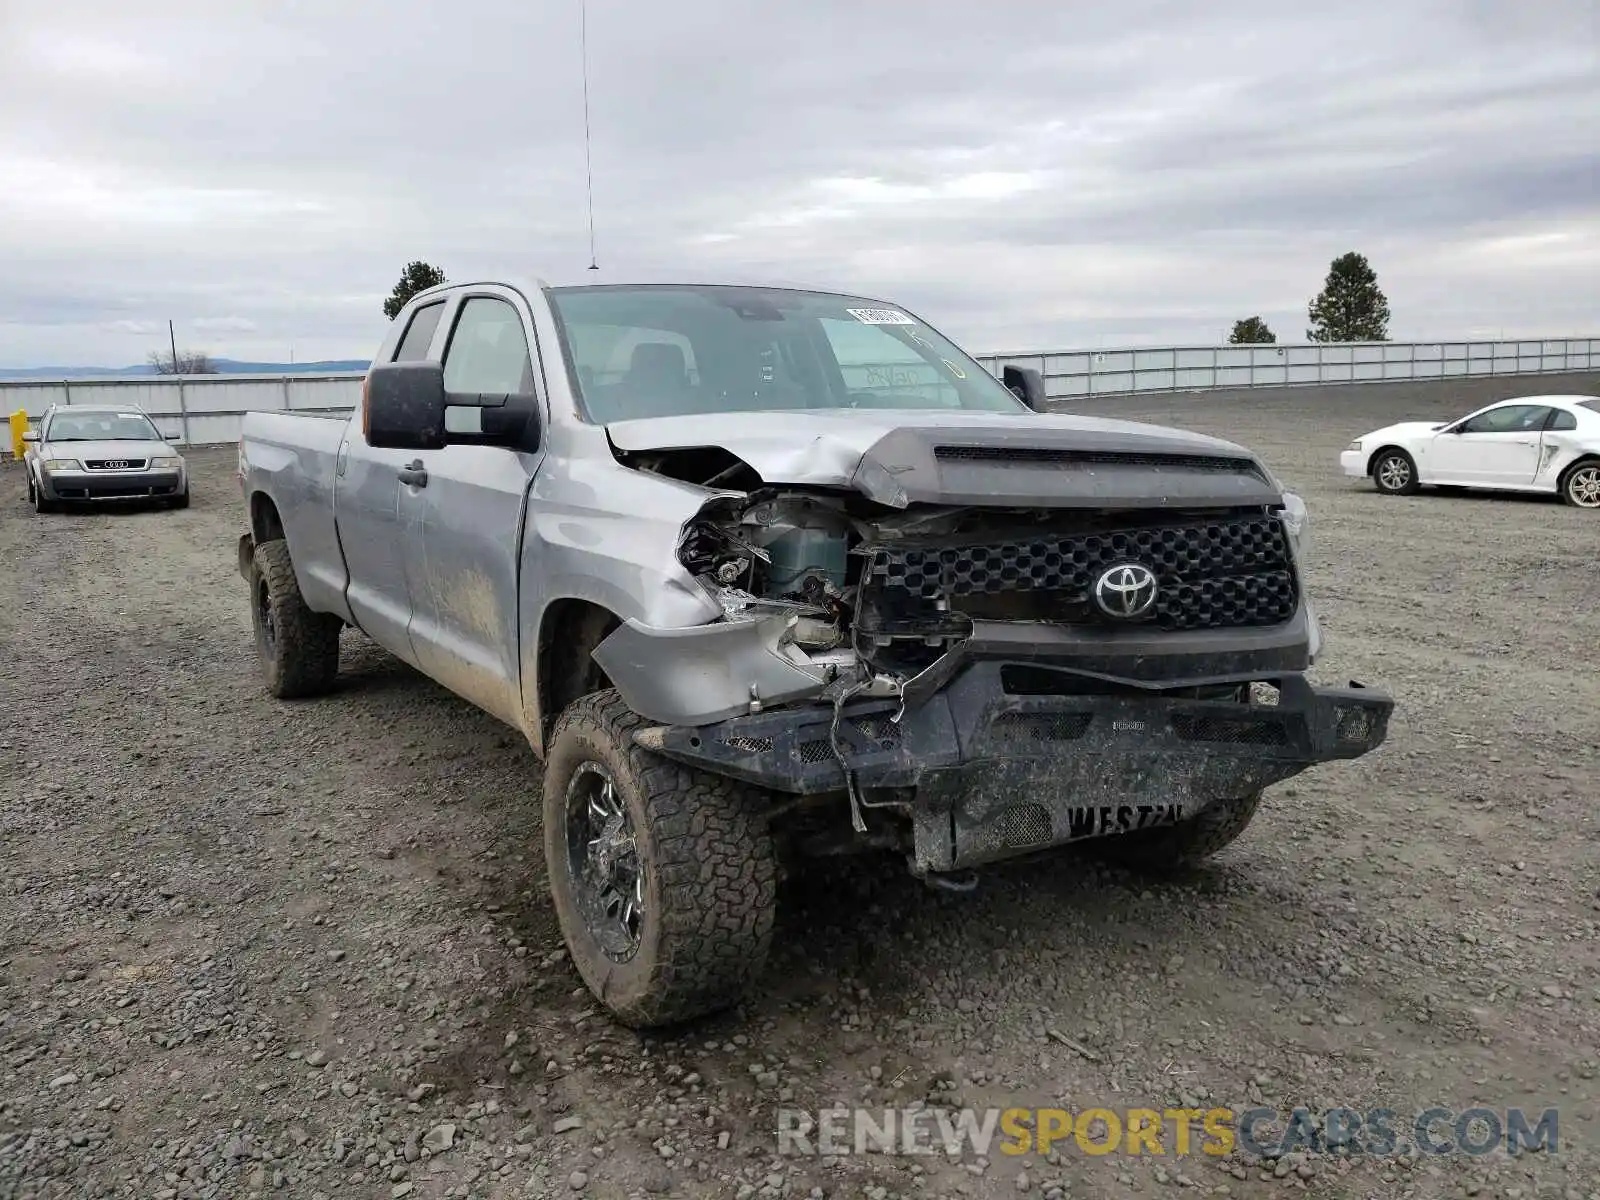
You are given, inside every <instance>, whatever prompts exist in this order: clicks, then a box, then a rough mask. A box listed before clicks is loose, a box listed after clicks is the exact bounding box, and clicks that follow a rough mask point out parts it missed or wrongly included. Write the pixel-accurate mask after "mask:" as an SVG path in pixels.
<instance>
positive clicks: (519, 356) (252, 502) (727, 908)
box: [239, 283, 1393, 1026]
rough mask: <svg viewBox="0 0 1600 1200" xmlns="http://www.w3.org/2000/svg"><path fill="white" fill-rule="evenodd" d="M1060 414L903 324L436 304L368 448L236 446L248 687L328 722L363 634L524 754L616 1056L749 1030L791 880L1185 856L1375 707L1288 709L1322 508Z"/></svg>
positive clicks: (1232, 466)
mask: <svg viewBox="0 0 1600 1200" xmlns="http://www.w3.org/2000/svg"><path fill="white" fill-rule="evenodd" d="M1045 407H1046V403H1045V396H1044V387H1043V383H1042V380H1041V377H1040V375H1039V374H1038V373H1037V372H1035V371H1031V370H1024V369H1018V368H1011V367H1008V368H1006V369H1005V371H1004V372H1003V376H1002V378H1001V379H996V378H995V377H994V376H992V375H991V374H989V373H988V372H986V371H985V370H984V369H983V368H982V367H981V366H979V365H978V364H977V363H976V362H975V361H974V360H973V359H971V358H970V357H968V356H967V355H966V354H965V353H963V352H962V351H961V350H960V349H958V348H957V347H956V346H955V345H953V344H952V343H951V342H950V341H949V340H948V339H946V338H945V337H943V336H942V335H940V334H939V333H938V332H937V331H936V330H935V329H934V328H932V327H931V326H930V325H928V324H927V323H926V322H925V321H923V320H922V319H921V318H920V317H917V316H916V315H914V314H912V313H910V312H907V311H906V310H905V309H903V308H900V307H896V306H894V305H892V304H889V303H885V302H884V301H880V300H872V299H864V298H860V297H855V296H845V295H835V294H828V293H821V292H808V291H795V290H784V289H775V288H750V287H732V286H677V285H653V286H624V285H603V286H586V287H549V286H546V285H543V284H517V283H470V284H452V285H448V286H443V287H439V288H435V289H432V290H430V291H427V292H424V293H422V294H420V295H418V296H416V297H415V298H414V299H413V300H412V301H411V302H410V304H409V305H408V306H407V307H406V309H405V310H404V311H403V312H402V313H400V314H399V316H398V318H397V319H396V320H395V323H394V326H393V330H392V332H391V333H390V335H389V337H388V339H387V340H386V341H385V342H384V344H383V346H382V347H381V348H380V350H379V352H378V355H377V357H376V359H375V360H374V363H373V366H372V368H371V370H370V372H369V373H368V375H367V378H366V382H365V385H364V391H363V397H362V401H361V404H360V407H359V410H358V411H357V412H356V413H355V414H354V415H353V416H352V417H351V418H350V419H349V420H348V421H344V422H339V421H333V420H328V419H324V418H316V417H311V416H295V415H290V414H286V413H271V414H268V413H252V414H250V415H249V416H248V417H246V418H245V424H244V432H243V437H242V439H241V441H240V446H239V476H240V485H241V487H242V489H243V492H244V496H245V500H246V503H247V509H248V520H249V532H248V533H246V534H245V535H243V536H242V537H241V539H240V542H239V569H240V572H241V573H242V574H243V575H244V577H245V578H246V579H247V581H248V582H249V586H250V595H251V609H252V612H253V614H254V622H255V631H256V643H257V647H258V650H259V653H260V658H261V662H262V664H263V670H264V674H265V679H266V683H267V686H268V688H269V689H270V690H271V692H272V694H274V695H276V696H280V697H292V696H307V695H312V694H315V693H321V692H327V691H329V690H330V689H331V688H332V687H333V685H334V682H335V677H336V675H337V672H338V666H339V639H340V634H341V631H342V630H343V629H344V628H345V627H347V626H348V627H352V628H355V629H358V630H360V631H361V632H362V633H364V634H365V635H366V636H367V637H369V638H370V639H372V640H373V641H374V642H377V643H378V644H379V645H381V646H383V647H385V648H386V649H387V650H389V651H390V652H392V653H393V654H395V655H397V656H399V657H400V658H402V659H404V660H405V661H406V662H408V663H410V664H411V665H412V666H414V667H415V668H416V669H417V670H419V671H421V672H422V673H424V674H425V675H428V676H430V677H431V678H433V679H434V680H437V681H438V682H439V683H441V684H442V685H444V686H445V687H447V688H449V689H450V690H451V691H453V692H455V693H457V694H458V695H460V696H462V697H464V698H465V699H466V700H468V701H470V702H471V703H473V704H475V705H477V706H478V707H480V708H482V709H483V710H485V711H486V712H488V713H491V714H493V715H494V716H495V717H497V718H499V719H500V720H502V721H504V722H505V723H507V724H508V725H511V726H513V727H515V728H516V729H518V730H520V731H521V732H522V733H523V734H524V735H525V736H526V737H527V739H528V741H529V743H530V744H531V745H532V747H533V750H534V752H535V754H536V755H538V756H539V757H540V758H541V759H542V761H543V764H544V778H543V786H542V796H543V828H544V851H545V861H546V866H547V870H548V875H549V881H550V890H551V894H552V898H553V903H554V906H555V909H556V912H557V915H558V917H559V920H560V923H561V927H562V931H563V934H564V936H565V938H566V941H567V944H568V947H569V949H570V952H571V955H572V960H573V962H574V964H575V965H576V967H577V969H578V971H579V973H580V974H581V976H582V977H583V979H584V980H585V982H586V983H587V984H588V986H589V987H590V988H591V989H592V991H593V992H594V994H595V995H596V996H597V997H598V998H599V999H600V1000H601V1002H602V1003H604V1004H605V1005H606V1006H607V1007H608V1008H609V1009H610V1010H611V1012H612V1013H614V1014H615V1015H616V1016H617V1017H618V1018H619V1019H620V1020H622V1021H624V1022H626V1023H629V1024H633V1025H640V1026H643V1025H653V1024H661V1023H666V1022H671V1021H676V1020H681V1019H684V1018H688V1017H692V1016H695V1015H697V1014H701V1013H705V1012H709V1011H712V1010H715V1009H717V1008H720V1007H723V1006H726V1005H727V1004H729V1003H731V1002H732V1001H734V1000H735V999H736V998H737V997H738V996H739V995H740V993H741V991H742V990H743V989H745V988H746V987H747V986H748V985H749V983H750V982H751V980H752V979H753V978H755V977H756V976H757V975H758V974H759V972H760V971H761V969H762V965H763V961H764V959H765V956H766V952H767V946H768V943H769V941H770V938H771V936H772V928H773V910H774V905H775V892H776V883H777V878H778V875H779V869H780V864H783V865H784V866H787V865H788V864H790V863H792V862H796V861H802V860H803V858H804V856H805V855H807V854H833V853H841V852H847V851H852V850H879V851H883V850H887V851H890V852H893V853H895V854H899V855H901V856H903V858H904V860H905V862H906V863H907V864H908V866H909V869H910V870H911V871H913V872H914V873H916V874H917V875H919V876H921V877H922V878H924V879H926V880H927V881H928V882H929V883H931V884H934V885H937V886H942V887H948V888H966V887H970V886H972V884H973V882H974V881H975V876H974V873H973V868H974V867H977V866H979V865H982V864H989V863H994V862H997V861H999V860H1003V859H1009V858H1016V857H1019V856H1023V855H1035V854H1038V853H1040V852H1043V851H1050V850H1055V849H1056V848H1059V847H1062V846H1064V845H1068V844H1074V843H1079V842H1082V843H1084V845H1085V846H1086V847H1088V848H1090V849H1092V850H1094V851H1095V852H1098V853H1101V854H1104V855H1106V856H1109V857H1111V858H1113V859H1115V860H1117V861H1119V862H1121V863H1124V864H1126V865H1128V866H1130V867H1135V868H1140V867H1142V868H1148V869H1155V870H1163V869H1171V868H1175V867H1182V866H1185V865H1188V864H1192V863H1194V862H1196V861H1198V860H1199V859H1201V858H1204V857H1205V856H1207V855H1209V854H1212V853H1214V852H1215V851H1216V850H1218V849H1219V848H1221V847H1222V846H1224V845H1226V844H1227V843H1228V842H1230V841H1232V840H1233V839H1234V838H1235V837H1237V836H1238V835H1239V834H1240V832H1241V831H1242V830H1243V829H1244V828H1245V826H1246V824H1247V823H1248V822H1249V821H1250V819H1251V817H1252V815H1253V814H1254V812H1255V810H1256V806H1257V803H1258V801H1259V799H1260V797H1261V793H1262V789H1264V788H1266V787H1267V786H1269V785H1271V784H1274V783H1277V782H1279V781H1281V780H1284V779H1287V778H1288V777H1290V776H1292V775H1295V774H1297V773H1299V772H1300V771H1303V770H1305V769H1306V768H1307V767H1309V766H1311V765H1313V764H1315V763H1319V762H1323V761H1327V760H1331V759H1340V758H1354V757H1357V756H1359V755H1362V754H1365V753H1367V752H1368V751H1370V750H1372V749H1373V748H1374V747H1376V746H1377V745H1378V744H1379V743H1380V742H1382V741H1383V739H1384V737H1385V734H1386V730H1387V726H1388V720H1389V715H1390V712H1391V709H1392V706H1393V704H1392V701H1391V700H1390V699H1389V698H1388V697H1387V696H1385V695H1383V694H1381V693H1379V692H1377V691H1374V690H1369V689H1366V688H1363V687H1361V686H1359V685H1358V684H1355V683H1352V684H1351V685H1350V686H1349V687H1348V688H1323V687H1315V686H1313V685H1312V684H1311V683H1310V682H1309V681H1308V680H1307V678H1306V675H1305V672H1306V669H1307V668H1308V667H1309V666H1310V665H1311V663H1312V661H1313V658H1314V656H1315V654H1316V652H1317V649H1318V642H1319V635H1318V629H1317V622H1316V618H1315V616H1314V613H1313V611H1312V608H1311V605H1310V604H1309V603H1308V601H1307V598H1306V596H1305V592H1304V586H1303V580H1302V576H1301V572H1300V568H1299V564H1298V558H1299V549H1300V539H1301V538H1302V537H1303V536H1304V530H1305V521H1306V512H1305V506H1304V505H1303V504H1302V503H1301V502H1300V500H1299V499H1298V497H1296V496H1294V495H1292V494H1289V493H1286V492H1285V491H1284V489H1283V487H1282V485H1281V484H1280V483H1279V482H1278V481H1277V480H1276V479H1275V478H1274V477H1273V475H1272V474H1271V472H1270V471H1268V469H1267V468H1266V467H1265V466H1264V465H1263V464H1262V463H1261V462H1260V461H1258V460H1257V459H1256V458H1255V457H1254V456H1253V455H1252V454H1250V453H1249V452H1248V451H1246V450H1244V449H1241V448H1240V447H1238V446H1235V445H1232V444H1230V443H1227V442H1223V441H1219V440H1216V439H1213V438H1207V437H1201V436H1198V435H1195V434H1191V433H1186V432H1182V431H1179V430H1174V429H1167V428H1161V427H1157V426H1151V425H1143V424H1136V423H1131V422H1126V421H1114V420H1098V419H1090V418H1083V417H1074V416H1069V415H1063V414H1053V413H1048V412H1045V411H1042V410H1043V409H1045Z"/></svg>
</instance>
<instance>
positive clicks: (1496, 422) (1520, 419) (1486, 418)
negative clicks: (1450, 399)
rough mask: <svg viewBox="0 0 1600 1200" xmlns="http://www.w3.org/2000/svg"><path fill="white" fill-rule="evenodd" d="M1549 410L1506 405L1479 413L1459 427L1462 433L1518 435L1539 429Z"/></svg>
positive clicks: (1530, 406)
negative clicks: (1524, 431)
mask: <svg viewBox="0 0 1600 1200" xmlns="http://www.w3.org/2000/svg"><path fill="white" fill-rule="evenodd" d="M1549 413H1550V410H1549V409H1548V408H1546V407H1545V406H1544V405H1542V404H1508V405H1506V406H1505V407H1504V408H1492V409H1490V410H1489V411H1488V412H1485V413H1479V414H1478V415H1477V416H1475V417H1473V418H1472V419H1471V420H1470V421H1468V422H1467V423H1466V424H1464V425H1462V426H1461V432H1462V433H1519V432H1521V431H1523V430H1528V429H1534V430H1536V429H1541V428H1543V427H1544V422H1545V418H1546V417H1547V416H1548V415H1549Z"/></svg>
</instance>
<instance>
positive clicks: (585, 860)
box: [543, 690, 777, 1027]
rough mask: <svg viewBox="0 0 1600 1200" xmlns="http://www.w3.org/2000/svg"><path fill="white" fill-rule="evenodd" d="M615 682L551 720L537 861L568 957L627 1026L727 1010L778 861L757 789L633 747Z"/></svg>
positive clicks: (765, 939) (744, 981)
mask: <svg viewBox="0 0 1600 1200" xmlns="http://www.w3.org/2000/svg"><path fill="white" fill-rule="evenodd" d="M648 724H649V722H647V721H645V720H644V719H643V718H641V717H638V716H636V715H634V714H633V713H632V712H631V711H629V709H628V707H627V705H625V704H624V703H623V702H622V699H621V697H620V696H618V695H617V693H616V692H615V691H612V690H607V691H602V692H595V693H593V694H591V695H588V696H584V697H582V698H581V699H579V700H576V701H574V702H573V703H572V704H571V705H570V706H568V708H567V709H566V711H565V712H564V713H562V715H561V718H560V720H558V721H557V722H556V727H555V731H554V733H553V734H552V735H551V739H550V745H549V747H548V750H547V758H546V760H545V774H544V798H543V809H544V846H545V866H546V869H547V870H548V871H549V877H550V892H551V897H552V899H553V900H554V903H555V910H556V916H557V918H558V919H559V920H560V922H561V932H562V935H563V936H564V937H565V939H566V943H567V948H568V951H569V952H570V953H571V955H572V962H573V965H574V966H576V967H577V969H578V974H579V975H581V976H582V977H583V981H584V983H585V984H587V985H588V987H589V990H590V991H591V992H593V993H594V995H595V996H596V997H598V998H599V1000H600V1001H601V1003H603V1004H604V1005H605V1006H606V1007H607V1008H608V1009H609V1010H610V1011H611V1012H612V1014H613V1015H614V1016H615V1017H616V1018H617V1019H618V1020H619V1021H621V1022H623V1023H624V1024H626V1025H631V1026H634V1027H644V1026H655V1025H666V1024H670V1023H672V1022H676V1021H683V1020H688V1019H690V1018H692V1017H698V1016H701V1015H703V1014H706V1013H711V1012H715V1011H718V1010H719V1009H723V1008H727V1007H728V1006H730V1005H732V1004H734V1003H735V1002H737V1000H738V999H739V997H740V996H741V995H742V994H743V992H744V990H745V988H746V987H748V986H749V984H750V983H751V982H752V981H753V980H754V979H755V978H756V977H757V976H759V975H760V973H761V970H762V968H763V966H764V965H765V962H766V958H767V950H768V947H769V945H770V944H771V941H772V925H773V916H774V912H775V910H776V907H777V900H776V888H777V860H776V855H775V853H774V849H773V844H772V837H771V835H770V834H769V832H768V830H767V826H766V820H765V817H764V816H763V814H762V812H761V807H762V806H761V797H760V793H758V792H756V791H755V790H754V789H752V788H749V787H747V786H745V785H743V784H740V783H736V782H734V781H733V780H730V779H726V778H724V777H722V776H719V775H712V774H709V773H707V772H704V771H697V770H693V769H691V768H689V767H685V766H683V765H681V764H679V763H676V762H673V761H672V760H671V759H668V758H664V757H662V756H661V755H659V754H655V753H652V752H651V751H648V750H646V749H644V748H643V747H641V746H639V745H638V744H637V743H636V742H635V741H634V740H633V735H634V732H635V731H636V730H638V729H640V728H642V727H644V726H646V725H648Z"/></svg>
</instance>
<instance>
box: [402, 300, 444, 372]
mask: <svg viewBox="0 0 1600 1200" xmlns="http://www.w3.org/2000/svg"><path fill="white" fill-rule="evenodd" d="M443 315H444V301H443V300H441V301H439V302H438V303H437V304H427V305H424V306H423V307H421V308H419V309H417V311H416V312H414V313H412V314H411V324H410V325H408V326H406V335H405V337H403V338H401V339H400V349H398V350H396V351H395V352H394V361H395V362H418V361H420V360H422V359H425V358H427V357H428V347H429V346H430V345H432V344H433V331H434V330H435V329H437V328H439V318H440V317H442V316H443Z"/></svg>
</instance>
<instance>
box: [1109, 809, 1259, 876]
mask: <svg viewBox="0 0 1600 1200" xmlns="http://www.w3.org/2000/svg"><path fill="white" fill-rule="evenodd" d="M1260 803H1261V793H1260V792H1259V791H1255V792H1250V793H1248V794H1246V795H1243V796H1238V797H1234V798H1232V799H1228V800H1214V801H1212V802H1211V803H1210V804H1208V805H1207V806H1206V807H1205V808H1203V809H1201V810H1200V811H1199V812H1198V813H1196V814H1195V815H1194V816H1192V817H1190V818H1188V819H1187V820H1184V821H1179V822H1178V823H1177V824H1176V825H1168V826H1165V827H1163V828H1159V829H1141V830H1135V831H1134V832H1132V833H1119V834H1113V835H1112V836H1111V837H1106V838H1096V839H1095V840H1094V841H1093V842H1092V843H1090V845H1091V846H1092V847H1093V849H1094V850H1095V852H1096V853H1097V854H1099V855H1100V857H1102V858H1104V859H1105V860H1107V861H1108V862H1114V863H1116V864H1117V865H1119V866H1123V867H1129V868H1132V869H1134V870H1138V871H1149V872H1164V871H1181V870H1184V869H1187V868H1189V867H1195V866H1198V865H1199V864H1200V863H1202V862H1204V861H1205V860H1206V859H1208V858H1210V857H1211V856H1212V855H1213V854H1215V853H1217V851H1219V850H1221V849H1222V848H1223V847H1224V846H1226V845H1228V844H1229V843H1230V842H1232V841H1233V840H1234V839H1235V838H1237V837H1238V836H1239V835H1240V834H1241V833H1243V832H1244V831H1245V827H1246V826H1248V825H1249V824H1250V821H1251V818H1253V817H1254V816H1255V815H1256V808H1257V807H1258V806H1259V805H1260Z"/></svg>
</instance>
